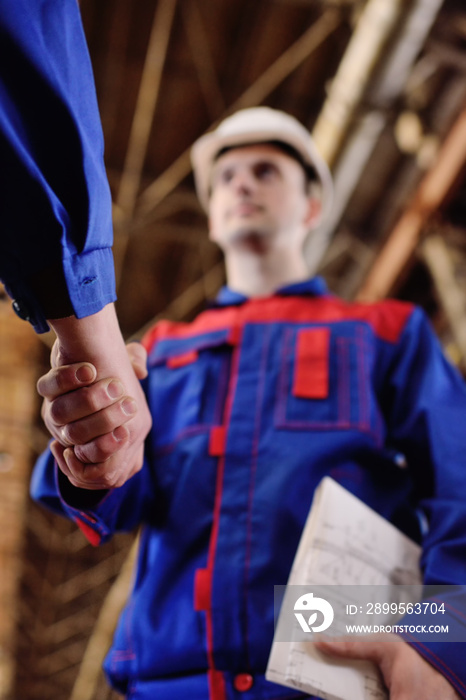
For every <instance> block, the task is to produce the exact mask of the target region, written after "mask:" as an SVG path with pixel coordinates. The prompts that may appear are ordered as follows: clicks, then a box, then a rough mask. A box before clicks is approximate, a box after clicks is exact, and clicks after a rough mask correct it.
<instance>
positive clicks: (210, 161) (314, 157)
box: [191, 107, 333, 224]
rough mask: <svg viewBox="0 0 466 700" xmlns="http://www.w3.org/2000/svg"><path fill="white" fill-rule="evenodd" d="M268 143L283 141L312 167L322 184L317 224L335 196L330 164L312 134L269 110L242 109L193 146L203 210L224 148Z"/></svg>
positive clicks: (288, 117)
mask: <svg viewBox="0 0 466 700" xmlns="http://www.w3.org/2000/svg"><path fill="white" fill-rule="evenodd" d="M268 141H281V142H282V143H285V144H288V145H289V146H291V147H292V148H293V149H294V150H295V151H296V152H297V153H298V154H299V156H300V157H301V158H302V160H303V164H307V165H310V166H311V167H312V168H313V169H314V170H315V172H316V175H317V177H318V179H319V181H320V188H321V194H320V196H321V201H322V211H321V216H320V219H319V221H318V222H316V223H319V224H320V223H321V222H322V220H323V219H324V218H325V217H326V215H327V213H328V211H329V208H330V205H331V201H332V195H333V185H332V177H331V175H330V171H329V169H328V167H327V164H326V163H325V161H324V160H323V158H322V156H321V155H320V154H319V152H318V151H317V148H316V145H315V143H314V141H313V140H312V137H311V134H310V133H309V131H307V129H305V128H304V126H303V125H302V124H301V123H300V122H299V121H298V120H297V119H295V118H294V117H292V116H291V115H289V114H286V113H285V112H281V111H280V110H276V109H271V108H270V107H252V108H250V109H242V110H240V111H239V112H236V113H235V114H233V115H232V116H230V117H227V118H226V119H225V120H224V121H222V122H221V123H220V124H219V126H218V127H217V128H216V129H215V130H214V131H211V132H209V133H207V134H205V135H204V136H201V138H199V139H198V140H197V141H196V142H195V143H194V145H193V147H192V150H191V160H192V164H193V170H194V179H195V183H196V191H197V195H198V197H199V201H200V202H201V204H202V206H203V208H204V209H205V210H206V211H207V209H208V205H209V190H210V185H211V176H212V168H213V165H214V163H215V159H216V157H217V156H218V154H219V152H220V151H221V150H222V149H223V148H228V147H234V146H241V145H246V144H253V143H264V142H268Z"/></svg>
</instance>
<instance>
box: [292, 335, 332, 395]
mask: <svg viewBox="0 0 466 700" xmlns="http://www.w3.org/2000/svg"><path fill="white" fill-rule="evenodd" d="M329 348H330V330H329V329H328V328H303V329H302V330H300V331H298V333H297V338H296V361H295V366H294V377H293V386H292V393H293V396H298V397H301V398H304V399H325V398H327V396H328V393H329Z"/></svg>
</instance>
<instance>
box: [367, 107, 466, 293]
mask: <svg viewBox="0 0 466 700" xmlns="http://www.w3.org/2000/svg"><path fill="white" fill-rule="evenodd" d="M465 165H466V109H464V110H463V111H462V112H461V114H460V116H459V117H458V119H457V120H456V122H455V124H454V125H453V127H452V129H451V131H450V133H449V134H448V136H447V138H446V140H445V141H444V143H443V146H442V147H441V149H440V152H439V155H438V158H437V160H436V162H435V164H434V165H433V167H432V168H431V170H430V171H429V172H428V173H427V175H426V176H425V177H424V179H423V180H422V182H421V184H420V185H419V187H418V189H417V192H416V194H415V196H414V198H413V200H412V202H411V204H410V205H409V206H408V207H407V209H406V211H405V212H404V213H403V214H402V216H401V218H400V219H399V221H398V223H397V224H396V225H395V228H394V229H393V231H392V232H391V234H390V236H389V237H388V239H387V241H386V243H385V245H384V246H383V248H382V250H381V252H380V253H379V255H378V256H377V258H376V260H375V262H374V263H373V265H372V267H371V269H370V270H369V273H368V275H367V277H366V279H365V280H364V282H363V284H362V285H361V287H360V289H359V292H358V293H357V295H356V298H357V300H358V301H375V300H377V299H382V298H384V297H386V296H387V295H388V294H390V292H391V291H392V289H393V287H394V286H395V283H396V281H397V279H398V277H399V276H400V274H401V273H402V272H403V271H404V270H405V268H406V266H407V265H408V263H409V262H410V260H411V259H412V256H413V254H414V251H415V250H416V247H417V245H418V243H419V241H420V238H421V236H422V231H423V229H424V227H425V225H426V223H427V221H428V220H429V218H430V217H431V216H432V214H433V213H434V212H436V211H437V210H438V209H439V207H440V206H441V204H442V203H443V202H444V201H445V199H446V197H447V196H448V194H449V192H450V190H451V188H452V187H453V185H454V183H455V182H456V180H457V179H458V177H459V176H460V174H461V172H462V170H463V169H464V167H465Z"/></svg>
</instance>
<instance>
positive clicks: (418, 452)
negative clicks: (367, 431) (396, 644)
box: [387, 309, 466, 698]
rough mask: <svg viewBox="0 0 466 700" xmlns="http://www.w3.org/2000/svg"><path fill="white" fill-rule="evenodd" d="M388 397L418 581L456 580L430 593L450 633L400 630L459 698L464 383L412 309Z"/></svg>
mask: <svg viewBox="0 0 466 700" xmlns="http://www.w3.org/2000/svg"><path fill="white" fill-rule="evenodd" d="M387 398H388V399H389V400H388V405H389V406H390V410H389V413H388V415H387V420H388V426H389V434H390V435H391V437H392V439H393V440H394V441H395V443H396V445H397V447H398V448H399V449H401V450H402V451H403V452H404V454H405V455H406V458H407V464H408V468H409V469H410V470H411V471H412V473H413V481H414V484H415V487H414V489H415V493H414V498H415V500H416V502H417V503H418V512H419V516H420V520H421V522H423V523H424V524H425V526H424V536H423V541H422V548H423V549H422V551H423V553H422V558H421V568H422V571H423V578H424V582H425V584H428V585H435V584H440V586H442V585H449V586H450V585H452V584H458V587H457V588H456V589H453V588H452V590H451V591H450V592H448V593H446V594H445V593H442V592H439V594H438V595H437V596H436V600H437V602H438V603H441V602H442V600H444V602H445V606H444V607H445V613H444V614H437V615H435V616H434V617H435V619H434V618H432V619H429V620H428V622H429V624H435V625H439V624H442V625H448V626H449V630H450V633H449V634H444V635H442V634H438V635H436V636H435V637H432V636H430V637H429V638H428V639H426V637H425V635H423V636H418V634H417V632H415V633H414V634H411V633H408V634H406V635H404V636H405V638H406V639H407V640H408V641H410V642H411V643H413V644H414V646H415V647H416V648H417V650H418V652H419V653H420V654H422V655H423V656H424V657H425V658H426V659H427V660H428V661H429V662H430V663H431V664H432V665H433V666H434V667H435V668H437V669H438V671H439V672H440V673H442V674H443V675H444V676H445V677H446V678H447V679H448V680H449V681H450V682H451V683H452V685H453V686H454V687H455V688H456V690H457V691H458V692H459V693H460V694H461V697H463V698H466V677H465V673H464V649H465V644H464V642H466V594H465V592H466V451H465V425H466V423H465V413H466V388H465V384H464V381H463V379H462V378H461V376H460V375H459V374H458V372H457V371H456V369H455V368H454V367H453V366H451V365H450V363H449V362H448V361H447V359H446V358H445V356H444V354H443V352H442V350H441V348H440V344H439V343H438V341H437V338H436V337H435V336H434V334H433V333H432V331H431V329H430V326H429V323H428V321H427V319H426V318H425V316H424V314H423V313H422V311H420V310H419V309H417V310H415V311H414V313H413V315H412V317H411V320H410V322H409V324H408V326H407V327H406V329H405V331H404V334H403V337H402V339H401V343H400V346H399V351H398V354H397V357H396V359H395V362H394V368H393V371H392V372H391V373H390V382H389V385H388V386H387ZM419 621H420V620H419V617H416V615H410V616H407V617H405V618H403V620H402V621H400V623H401V624H403V625H411V629H412V628H413V627H412V626H413V625H414V626H415V625H416V624H418V623H419ZM422 622H423V623H425V622H426V619H423V620H422ZM460 639H461V640H464V641H463V643H461V642H459V643H458V640H460ZM450 640H451V641H453V640H454V643H450Z"/></svg>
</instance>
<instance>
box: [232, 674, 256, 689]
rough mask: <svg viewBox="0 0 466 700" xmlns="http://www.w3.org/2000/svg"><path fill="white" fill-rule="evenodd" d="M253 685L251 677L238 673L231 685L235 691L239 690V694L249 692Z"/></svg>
mask: <svg viewBox="0 0 466 700" xmlns="http://www.w3.org/2000/svg"><path fill="white" fill-rule="evenodd" d="M253 684H254V678H253V677H252V676H251V674H250V673H238V675H237V676H235V679H234V681H233V685H234V686H235V690H239V691H240V692H244V691H245V690H250V689H251V688H252V686H253Z"/></svg>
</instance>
